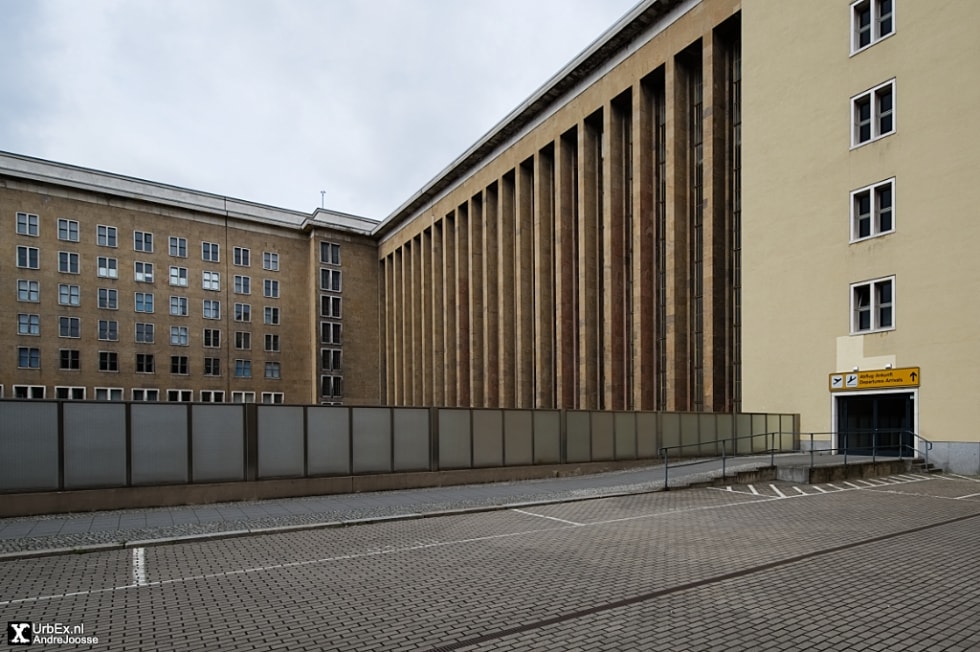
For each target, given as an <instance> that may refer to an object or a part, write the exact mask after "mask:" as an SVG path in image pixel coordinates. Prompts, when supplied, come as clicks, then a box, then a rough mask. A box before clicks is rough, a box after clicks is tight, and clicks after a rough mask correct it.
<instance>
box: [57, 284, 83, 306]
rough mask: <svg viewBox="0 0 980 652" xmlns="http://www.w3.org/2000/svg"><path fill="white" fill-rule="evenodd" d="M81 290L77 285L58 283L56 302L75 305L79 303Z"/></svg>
mask: <svg viewBox="0 0 980 652" xmlns="http://www.w3.org/2000/svg"><path fill="white" fill-rule="evenodd" d="M81 294H82V290H81V288H80V287H79V286H77V285H69V284H67V283H59V284H58V304H59V305H62V306H77V305H79V304H80V303H81Z"/></svg>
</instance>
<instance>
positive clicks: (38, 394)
mask: <svg viewBox="0 0 980 652" xmlns="http://www.w3.org/2000/svg"><path fill="white" fill-rule="evenodd" d="M45 389H46V388H45V386H44V385H14V398H29V399H42V398H44V395H45Z"/></svg>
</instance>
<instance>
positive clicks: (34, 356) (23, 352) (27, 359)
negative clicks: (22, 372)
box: [17, 346, 41, 369]
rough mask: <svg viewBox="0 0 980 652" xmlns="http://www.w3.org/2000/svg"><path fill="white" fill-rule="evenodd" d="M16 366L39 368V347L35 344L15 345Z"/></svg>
mask: <svg viewBox="0 0 980 652" xmlns="http://www.w3.org/2000/svg"><path fill="white" fill-rule="evenodd" d="M17 366H18V367H20V368H21V369H40V368H41V349H39V348H37V347H35V346H19V347H17Z"/></svg>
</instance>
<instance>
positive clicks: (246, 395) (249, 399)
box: [231, 392, 255, 403]
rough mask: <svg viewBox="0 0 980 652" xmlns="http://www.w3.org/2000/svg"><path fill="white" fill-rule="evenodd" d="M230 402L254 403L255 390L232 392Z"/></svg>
mask: <svg viewBox="0 0 980 652" xmlns="http://www.w3.org/2000/svg"><path fill="white" fill-rule="evenodd" d="M231 402H232V403H255V392H232V393H231Z"/></svg>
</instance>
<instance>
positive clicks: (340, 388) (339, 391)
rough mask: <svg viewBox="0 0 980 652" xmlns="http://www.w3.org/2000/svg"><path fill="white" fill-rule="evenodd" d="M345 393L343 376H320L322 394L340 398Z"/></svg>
mask: <svg viewBox="0 0 980 652" xmlns="http://www.w3.org/2000/svg"><path fill="white" fill-rule="evenodd" d="M343 395H344V379H343V377H342V376H327V375H324V376H320V396H330V397H334V398H340V397H342V396H343Z"/></svg>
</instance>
